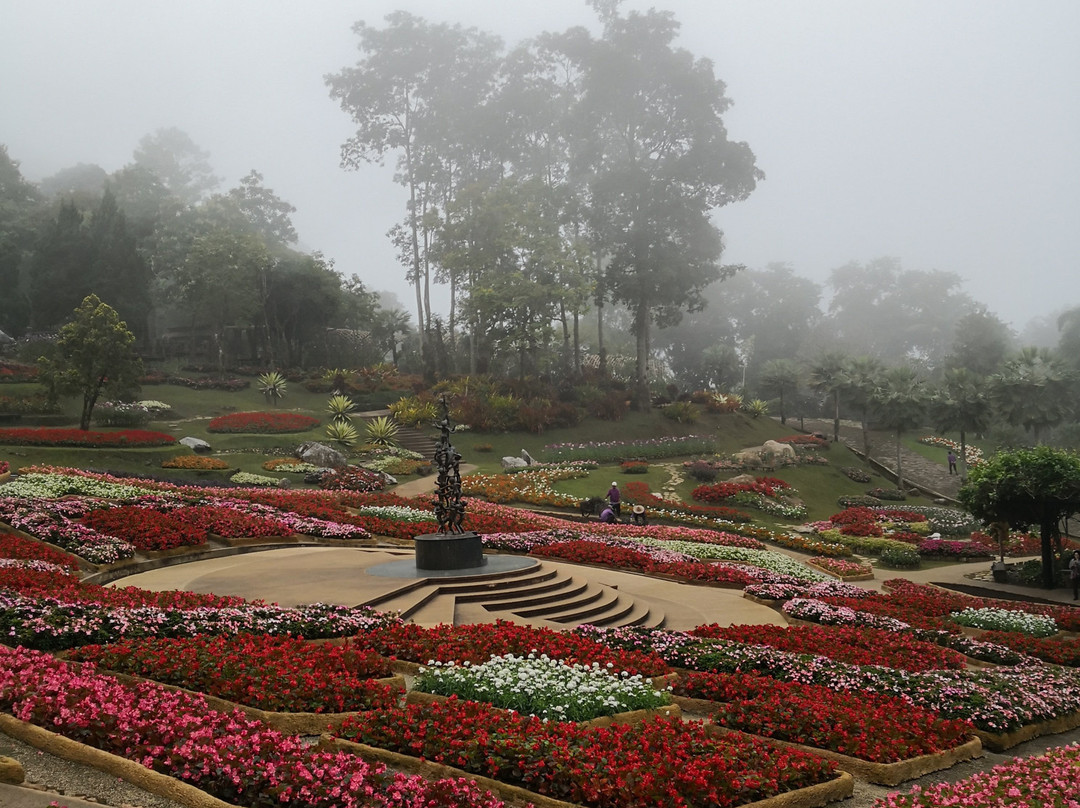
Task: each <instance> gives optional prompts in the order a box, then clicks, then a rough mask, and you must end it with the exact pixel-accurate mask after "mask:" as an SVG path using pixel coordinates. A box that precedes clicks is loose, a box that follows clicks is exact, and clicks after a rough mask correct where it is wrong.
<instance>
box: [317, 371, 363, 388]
mask: <svg viewBox="0 0 1080 808" xmlns="http://www.w3.org/2000/svg"><path fill="white" fill-rule="evenodd" d="M323 378H324V379H325V380H326V381H328V382H330V383H331V384H332V385H333V386H334V391H335V392H337V393H344V392H345V389H346V388H347V387H348V386H349V385H350V384H352V383H353V382H355V381H356V371H355V370H350V369H349V368H327V369H326V370H324V371H323Z"/></svg>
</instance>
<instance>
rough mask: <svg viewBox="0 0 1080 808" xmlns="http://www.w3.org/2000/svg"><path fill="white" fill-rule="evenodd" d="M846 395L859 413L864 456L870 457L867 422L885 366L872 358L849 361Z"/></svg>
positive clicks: (861, 357) (857, 358)
mask: <svg viewBox="0 0 1080 808" xmlns="http://www.w3.org/2000/svg"><path fill="white" fill-rule="evenodd" d="M846 372H847V384H846V386H845V387H846V391H845V392H846V393H847V397H848V399H849V400H850V401H851V404H852V406H854V407H855V409H856V410H858V412H859V422H860V424H861V426H862V439H863V456H864V457H869V456H870V430H869V428H868V425H867V420H868V418H869V415H870V411H871V410H872V409H873V406H874V396H875V395H876V394H877V391H878V388H879V387H881V383H882V378H883V376H884V373H885V366H884V365H883V364H882V363H881V362H880V361H878V360H877V359H875V358H874V357H872V356H856V357H854V358H852V359H849V360H848V361H847V367H846Z"/></svg>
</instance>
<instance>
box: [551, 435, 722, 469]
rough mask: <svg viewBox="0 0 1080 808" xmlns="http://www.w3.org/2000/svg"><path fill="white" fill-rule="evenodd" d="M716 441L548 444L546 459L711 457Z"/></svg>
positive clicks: (688, 438) (673, 438)
mask: <svg viewBox="0 0 1080 808" xmlns="http://www.w3.org/2000/svg"><path fill="white" fill-rule="evenodd" d="M715 447H716V440H715V439H714V438H711V437H709V436H707V435H685V436H682V437H679V436H670V437H664V438H646V439H642V440H632V441H606V442H586V443H549V444H548V445H547V446H545V447H544V456H545V458H547V459H550V460H594V461H597V462H601V463H613V462H619V463H621V462H622V461H623V460H627V459H652V460H655V459H657V458H662V457H679V456H682V455H701V454H712V453H713V451H714V450H715Z"/></svg>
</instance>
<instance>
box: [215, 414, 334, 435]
mask: <svg viewBox="0 0 1080 808" xmlns="http://www.w3.org/2000/svg"><path fill="white" fill-rule="evenodd" d="M318 425H319V419H318V418H312V417H311V416H310V415H303V414H301V413H298V412H234V413H232V414H230V415H219V416H218V417H217V418H214V419H213V420H211V421H210V423H209V424H208V425H207V427H206V431H207V432H254V433H257V434H261V435H281V434H285V433H289V432H306V431H307V430H309V429H311V428H313V427H316V426H318Z"/></svg>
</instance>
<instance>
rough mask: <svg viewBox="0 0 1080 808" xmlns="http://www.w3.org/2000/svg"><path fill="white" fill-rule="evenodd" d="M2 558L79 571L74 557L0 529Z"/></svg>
mask: <svg viewBox="0 0 1080 808" xmlns="http://www.w3.org/2000/svg"><path fill="white" fill-rule="evenodd" d="M0 558H17V559H20V560H25V561H46V562H48V563H49V564H55V565H56V566H58V567H62V568H64V569H66V570H70V571H71V572H76V571H77V570H78V569H79V562H78V561H77V560H76V558H75V557H74V556H73V555H70V554H68V553H65V552H63V551H62V550H56V549H54V548H52V547H49V546H48V545H46V544H43V543H42V542H39V541H34V540H33V539H24V538H23V537H22V536H17V535H16V534H14V533H9V532H7V531H6V530H4V529H3V527H0Z"/></svg>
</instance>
